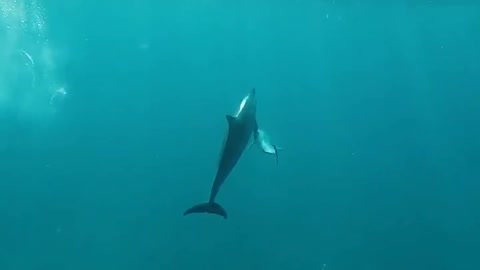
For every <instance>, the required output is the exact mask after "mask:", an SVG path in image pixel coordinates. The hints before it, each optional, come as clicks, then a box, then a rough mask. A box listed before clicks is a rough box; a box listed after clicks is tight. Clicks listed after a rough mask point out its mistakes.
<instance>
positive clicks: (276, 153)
mask: <svg viewBox="0 0 480 270" xmlns="http://www.w3.org/2000/svg"><path fill="white" fill-rule="evenodd" d="M273 149H275V161H276V164H277V165H278V148H277V146H276V145H275V144H274V145H273Z"/></svg>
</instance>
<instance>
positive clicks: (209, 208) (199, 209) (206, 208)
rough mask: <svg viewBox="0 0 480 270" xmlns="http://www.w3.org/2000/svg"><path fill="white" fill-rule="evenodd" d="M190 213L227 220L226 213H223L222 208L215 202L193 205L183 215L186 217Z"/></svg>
mask: <svg viewBox="0 0 480 270" xmlns="http://www.w3.org/2000/svg"><path fill="white" fill-rule="evenodd" d="M192 213H209V214H216V215H219V216H222V217H223V218H225V219H226V218H227V211H225V209H223V207H222V206H221V205H220V204H218V203H216V202H208V203H201V204H197V205H194V206H193V207H192V208H190V209H188V210H187V211H185V213H183V215H184V216H186V215H188V214H192Z"/></svg>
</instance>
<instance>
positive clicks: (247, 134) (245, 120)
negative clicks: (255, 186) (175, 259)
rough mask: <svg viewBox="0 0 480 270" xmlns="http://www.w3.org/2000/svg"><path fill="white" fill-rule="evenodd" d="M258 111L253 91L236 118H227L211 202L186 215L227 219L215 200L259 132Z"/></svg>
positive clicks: (228, 116)
mask: <svg viewBox="0 0 480 270" xmlns="http://www.w3.org/2000/svg"><path fill="white" fill-rule="evenodd" d="M256 111H257V101H256V97H255V89H252V90H251V91H250V93H249V94H248V95H247V96H246V97H245V98H244V99H243V100H242V103H241V104H240V109H239V110H238V112H237V113H236V114H235V116H231V115H227V116H226V117H227V122H228V132H227V135H226V138H225V141H224V145H223V148H222V152H221V154H220V161H219V164H218V169H217V174H216V176H215V180H214V181H213V185H212V189H211V191H210V199H209V201H208V202H206V203H201V204H197V205H195V206H193V207H191V208H190V209H188V210H186V211H185V213H184V215H188V214H191V213H210V214H217V215H220V216H222V217H224V218H225V219H226V218H227V212H226V211H225V209H224V208H223V207H222V206H221V205H220V204H218V203H216V202H215V198H216V196H217V194H218V191H219V190H220V187H221V186H222V184H223V182H225V179H226V178H227V177H228V175H229V174H230V172H231V171H232V170H233V168H234V167H235V165H236V164H237V162H238V160H239V159H240V157H241V156H242V154H243V152H244V150H245V149H246V148H247V147H248V146H249V144H250V141H251V139H252V137H254V136H253V135H254V133H255V132H256V131H257V130H258V126H257V119H256Z"/></svg>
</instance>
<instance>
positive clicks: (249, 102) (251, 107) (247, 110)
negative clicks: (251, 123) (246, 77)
mask: <svg viewBox="0 0 480 270" xmlns="http://www.w3.org/2000/svg"><path fill="white" fill-rule="evenodd" d="M256 112H257V98H256V91H255V88H253V89H252V90H251V91H250V93H248V95H247V96H246V97H244V98H243V100H242V102H241V103H240V108H239V109H238V112H237V114H236V115H235V116H236V117H240V118H243V117H245V116H255V114H256Z"/></svg>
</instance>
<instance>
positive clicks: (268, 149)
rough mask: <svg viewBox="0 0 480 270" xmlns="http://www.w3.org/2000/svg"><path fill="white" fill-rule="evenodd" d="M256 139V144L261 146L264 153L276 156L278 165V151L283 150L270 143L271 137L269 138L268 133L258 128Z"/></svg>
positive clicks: (255, 134)
mask: <svg viewBox="0 0 480 270" xmlns="http://www.w3.org/2000/svg"><path fill="white" fill-rule="evenodd" d="M254 138H255V143H256V144H258V145H259V146H260V149H261V150H262V151H263V152H264V153H266V154H271V155H275V160H276V163H277V165H278V150H280V149H282V148H281V147H279V146H277V145H275V144H273V143H272V142H271V141H270V136H268V135H267V133H266V132H265V131H264V130H262V129H258V128H257V130H255V133H254Z"/></svg>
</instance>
